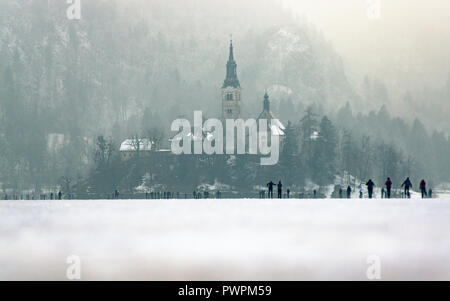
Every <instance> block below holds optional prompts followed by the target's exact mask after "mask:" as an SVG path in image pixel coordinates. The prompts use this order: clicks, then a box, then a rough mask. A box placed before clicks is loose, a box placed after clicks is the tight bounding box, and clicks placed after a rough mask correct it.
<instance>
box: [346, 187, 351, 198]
mask: <svg viewBox="0 0 450 301" xmlns="http://www.w3.org/2000/svg"><path fill="white" fill-rule="evenodd" d="M351 195H352V188H351V187H350V185H348V186H347V199H349V198H350V197H351Z"/></svg>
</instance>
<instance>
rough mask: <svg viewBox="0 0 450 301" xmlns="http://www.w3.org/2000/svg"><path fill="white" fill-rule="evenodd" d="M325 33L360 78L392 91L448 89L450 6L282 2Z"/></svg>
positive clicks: (357, 0)
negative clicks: (420, 85)
mask: <svg viewBox="0 0 450 301" xmlns="http://www.w3.org/2000/svg"><path fill="white" fill-rule="evenodd" d="M280 1H283V3H284V4H285V5H286V7H287V8H289V9H292V12H293V13H294V14H296V15H298V16H299V18H301V19H305V18H306V19H307V20H308V21H310V22H311V23H313V24H314V25H315V26H316V27H317V28H319V29H320V30H322V32H323V33H324V35H325V37H326V38H327V39H328V40H330V41H331V42H332V43H333V45H334V46H335V49H336V50H337V51H338V52H339V53H340V54H341V55H342V56H343V57H344V59H345V62H346V64H347V65H348V66H349V67H350V70H351V71H352V72H354V73H358V75H361V73H363V74H362V75H364V73H368V74H369V75H376V76H378V77H380V78H385V79H386V80H387V81H388V82H389V84H390V85H391V86H394V87H395V86H402V87H408V88H409V87H411V88H413V87H414V86H417V81H418V80H419V81H423V82H424V83H425V84H426V85H429V86H433V85H436V86H437V87H438V86H441V85H443V84H444V83H445V82H446V80H447V76H448V73H449V72H450V0H379V4H380V10H379V12H380V16H379V18H378V19H377V18H371V16H374V14H371V13H370V12H369V13H368V7H369V4H372V3H375V5H376V2H377V0H314V1H312V0H280Z"/></svg>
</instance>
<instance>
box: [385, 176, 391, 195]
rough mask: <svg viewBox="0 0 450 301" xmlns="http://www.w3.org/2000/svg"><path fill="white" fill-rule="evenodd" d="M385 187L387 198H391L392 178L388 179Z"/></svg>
mask: <svg viewBox="0 0 450 301" xmlns="http://www.w3.org/2000/svg"><path fill="white" fill-rule="evenodd" d="M384 185H386V198H388V199H390V198H391V188H392V181H391V178H389V177H388V178H387V180H386V182H384Z"/></svg>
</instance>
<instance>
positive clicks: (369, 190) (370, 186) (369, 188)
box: [366, 179, 375, 199]
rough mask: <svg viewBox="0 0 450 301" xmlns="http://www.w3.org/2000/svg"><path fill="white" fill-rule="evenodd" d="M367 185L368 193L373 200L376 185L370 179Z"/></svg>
mask: <svg viewBox="0 0 450 301" xmlns="http://www.w3.org/2000/svg"><path fill="white" fill-rule="evenodd" d="M366 185H367V192H368V194H369V199H371V198H372V195H373V187H374V186H375V183H374V182H373V181H372V179H369V181H368V182H367V183H366Z"/></svg>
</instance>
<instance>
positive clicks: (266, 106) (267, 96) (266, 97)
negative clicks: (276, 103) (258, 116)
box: [263, 91, 270, 111]
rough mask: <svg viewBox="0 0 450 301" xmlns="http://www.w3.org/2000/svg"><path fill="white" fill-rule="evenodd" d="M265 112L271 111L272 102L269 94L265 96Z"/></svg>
mask: <svg viewBox="0 0 450 301" xmlns="http://www.w3.org/2000/svg"><path fill="white" fill-rule="evenodd" d="M263 108H264V111H270V100H269V94H267V91H266V93H265V94H264V106H263Z"/></svg>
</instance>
